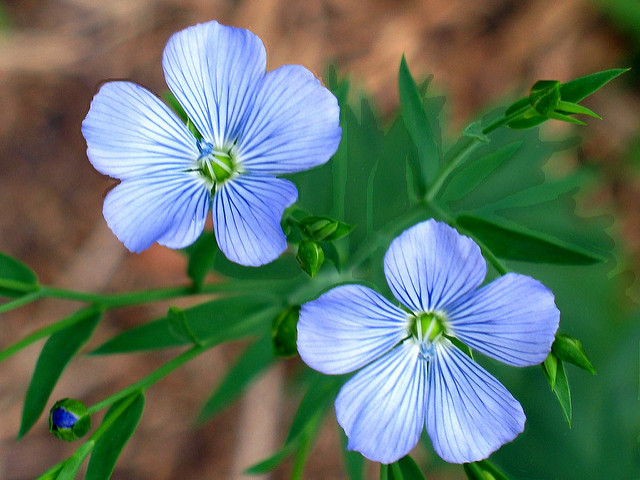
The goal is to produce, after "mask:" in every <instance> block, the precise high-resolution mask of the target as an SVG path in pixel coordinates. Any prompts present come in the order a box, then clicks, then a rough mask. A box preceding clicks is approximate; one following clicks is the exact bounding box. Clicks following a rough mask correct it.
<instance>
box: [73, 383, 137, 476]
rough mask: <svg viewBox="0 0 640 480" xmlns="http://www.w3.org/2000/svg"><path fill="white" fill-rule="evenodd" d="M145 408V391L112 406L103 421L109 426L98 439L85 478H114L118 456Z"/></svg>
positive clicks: (103, 423) (106, 426)
mask: <svg viewBox="0 0 640 480" xmlns="http://www.w3.org/2000/svg"><path fill="white" fill-rule="evenodd" d="M143 410H144V395H143V394H142V393H136V394H133V395H130V396H128V397H125V398H123V399H122V400H120V401H119V402H117V403H115V404H113V405H112V406H111V408H110V409H109V411H108V412H107V413H106V415H105V417H104V420H103V421H102V425H104V426H105V429H104V431H102V434H101V435H100V436H99V437H98V439H97V440H96V443H95V447H94V448H93V453H92V454H91V460H89V467H88V468H87V475H86V476H85V480H109V478H111V474H112V473H113V469H114V468H115V466H116V462H117V461H118V457H119V456H120V453H121V452H122V449H123V448H124V446H125V445H126V444H127V442H128V441H129V439H130V438H131V435H133V432H134V431H135V430H136V427H137V426H138V423H139V422H140V418H141V417H142V411H143ZM101 428H102V426H101Z"/></svg>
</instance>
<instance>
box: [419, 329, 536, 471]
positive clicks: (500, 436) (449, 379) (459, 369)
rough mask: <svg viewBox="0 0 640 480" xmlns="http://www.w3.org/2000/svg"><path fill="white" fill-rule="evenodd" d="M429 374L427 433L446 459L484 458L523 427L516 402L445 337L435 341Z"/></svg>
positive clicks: (472, 459) (439, 452)
mask: <svg viewBox="0 0 640 480" xmlns="http://www.w3.org/2000/svg"><path fill="white" fill-rule="evenodd" d="M428 377H429V378H428V382H429V386H428V387H427V418H426V424H427V432H428V433H429V437H431V442H432V443H433V448H434V450H435V451H436V453H437V454H438V455H440V456H441V457H442V458H443V459H444V460H446V461H447V462H451V463H467V462H476V461H478V460H482V459H484V458H487V457H488V456H489V455H490V454H491V453H492V452H494V451H495V450H497V449H498V448H500V447H501V446H502V445H503V444H505V443H507V442H510V441H511V440H513V439H514V438H516V437H517V436H518V434H520V432H522V431H523V430H524V422H525V420H526V418H525V415H524V412H523V411H522V407H521V406H520V404H519V403H518V401H517V400H516V399H515V398H513V396H512V395H511V394H510V393H509V392H508V391H507V389H506V388H505V387H504V386H503V385H502V384H501V383H500V382H498V381H497V380H496V379H495V378H494V377H493V376H491V375H490V374H489V373H488V372H487V371H486V370H484V369H483V368H482V367H481V366H480V365H478V364H477V363H475V362H474V361H473V360H471V359H470V358H469V357H468V356H467V355H465V354H464V353H463V352H462V351H460V350H459V349H458V348H456V347H454V346H453V345H452V344H451V342H449V341H448V340H443V341H440V342H438V343H437V344H436V352H435V356H434V358H433V360H432V362H431V363H430V364H429V375H428Z"/></svg>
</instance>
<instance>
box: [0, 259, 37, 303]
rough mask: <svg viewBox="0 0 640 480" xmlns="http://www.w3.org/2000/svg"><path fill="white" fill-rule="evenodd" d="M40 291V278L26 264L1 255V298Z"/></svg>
mask: <svg viewBox="0 0 640 480" xmlns="http://www.w3.org/2000/svg"><path fill="white" fill-rule="evenodd" d="M37 289H38V277H37V275H36V274H35V272H34V271H33V270H31V269H30V268H29V267H27V266H26V265H25V264H24V263H22V262H20V261H18V260H16V259H15V258H13V257H10V256H9V255H5V254H4V253H0V297H16V296H21V295H24V294H25V293H28V292H31V291H33V290H37Z"/></svg>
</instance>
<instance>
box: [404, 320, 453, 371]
mask: <svg viewBox="0 0 640 480" xmlns="http://www.w3.org/2000/svg"><path fill="white" fill-rule="evenodd" d="M445 320H446V317H445V315H444V313H442V312H423V313H418V314H415V315H414V316H413V317H412V319H411V325H410V327H409V333H410V334H411V335H412V336H413V337H414V338H416V339H418V342H419V345H420V357H421V358H422V359H424V360H431V359H432V358H433V355H434V353H435V347H434V344H435V342H437V341H438V339H439V338H440V337H441V336H442V335H443V334H444V333H445V332H446V327H445Z"/></svg>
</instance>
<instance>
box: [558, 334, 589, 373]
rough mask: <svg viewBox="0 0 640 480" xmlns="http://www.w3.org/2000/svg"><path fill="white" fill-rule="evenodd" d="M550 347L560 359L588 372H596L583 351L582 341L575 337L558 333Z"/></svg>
mask: <svg viewBox="0 0 640 480" xmlns="http://www.w3.org/2000/svg"><path fill="white" fill-rule="evenodd" d="M551 348H552V349H553V353H555V354H556V355H557V356H558V358H559V359H560V360H564V361H565V362H569V363H573V364H574V365H577V366H578V367H580V368H582V369H584V370H586V371H587V372H589V373H593V374H595V373H596V369H595V368H593V365H592V364H591V362H590V361H589V358H588V357H587V352H585V351H584V347H583V346H582V342H581V341H580V340H578V339H577V338H573V337H570V336H569V335H564V334H561V333H559V334H557V335H556V340H555V342H553V346H552V347H551Z"/></svg>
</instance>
